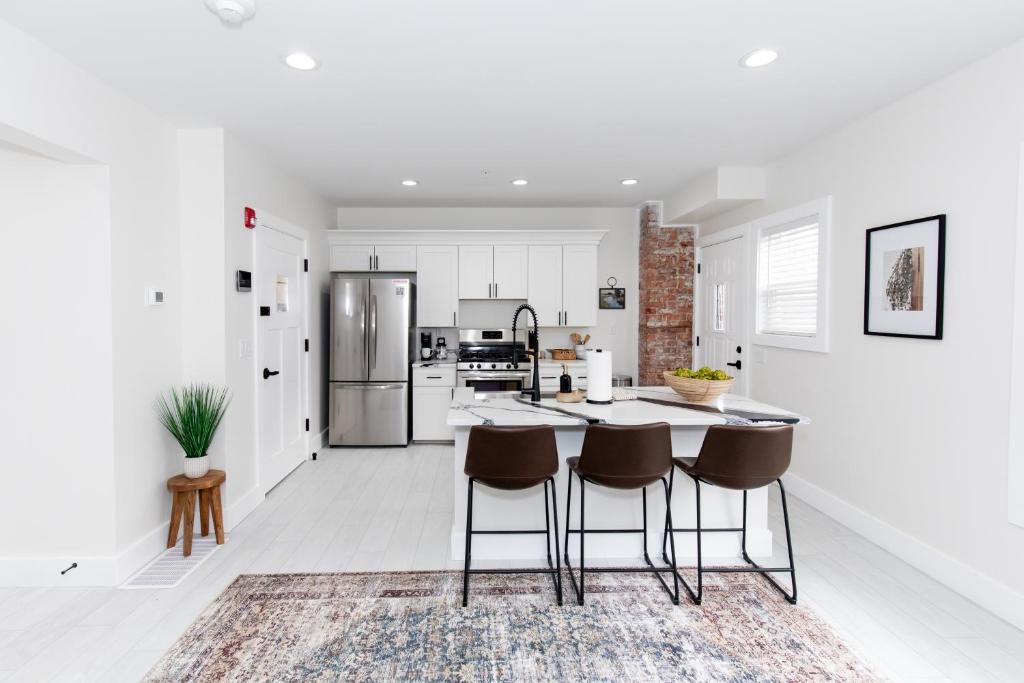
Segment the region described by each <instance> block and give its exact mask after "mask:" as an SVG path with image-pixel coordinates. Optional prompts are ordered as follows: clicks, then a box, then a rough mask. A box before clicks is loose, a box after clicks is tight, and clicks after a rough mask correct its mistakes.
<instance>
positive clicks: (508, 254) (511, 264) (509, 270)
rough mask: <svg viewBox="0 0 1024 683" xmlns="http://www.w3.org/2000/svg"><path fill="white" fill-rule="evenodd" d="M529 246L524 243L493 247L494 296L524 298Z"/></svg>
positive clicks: (525, 294)
mask: <svg viewBox="0 0 1024 683" xmlns="http://www.w3.org/2000/svg"><path fill="white" fill-rule="evenodd" d="M529 251H530V250H529V248H528V247H526V245H518V244H513V245H505V244H502V245H497V246H495V247H494V298H495V299H525V298H526V297H527V293H528V287H527V279H528V271H529V266H528V264H529V260H530V257H529Z"/></svg>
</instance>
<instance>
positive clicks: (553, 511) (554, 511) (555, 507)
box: [545, 479, 562, 605]
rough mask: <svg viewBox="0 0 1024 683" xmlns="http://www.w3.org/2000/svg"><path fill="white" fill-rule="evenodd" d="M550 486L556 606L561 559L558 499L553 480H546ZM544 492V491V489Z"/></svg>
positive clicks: (560, 583)
mask: <svg viewBox="0 0 1024 683" xmlns="http://www.w3.org/2000/svg"><path fill="white" fill-rule="evenodd" d="M547 484H550V485H551V514H552V516H553V517H554V518H555V521H554V524H555V534H554V536H555V567H554V569H555V574H554V579H555V594H556V595H557V596H558V604H559V605H561V604H562V558H561V556H560V555H559V547H558V498H557V497H556V496H555V480H554V479H548V481H547V482H546V483H545V486H546V485H547ZM545 490H546V489H545ZM548 565H549V566H550V565H551V555H550V554H549V555H548Z"/></svg>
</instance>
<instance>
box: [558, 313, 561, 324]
mask: <svg viewBox="0 0 1024 683" xmlns="http://www.w3.org/2000/svg"><path fill="white" fill-rule="evenodd" d="M558 325H559V326H561V325H562V312H561V311H559V312H558Z"/></svg>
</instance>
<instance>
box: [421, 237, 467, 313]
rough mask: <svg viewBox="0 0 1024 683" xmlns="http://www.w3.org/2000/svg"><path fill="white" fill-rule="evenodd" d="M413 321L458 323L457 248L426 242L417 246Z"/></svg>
mask: <svg viewBox="0 0 1024 683" xmlns="http://www.w3.org/2000/svg"><path fill="white" fill-rule="evenodd" d="M416 289H417V291H416V324H417V325H418V326H420V327H457V326H458V320H457V319H456V318H457V313H458V310H459V248H458V247H455V246H426V247H419V248H418V249H417V250H416Z"/></svg>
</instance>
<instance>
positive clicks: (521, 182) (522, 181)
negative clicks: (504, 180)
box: [512, 178, 530, 185]
mask: <svg viewBox="0 0 1024 683" xmlns="http://www.w3.org/2000/svg"><path fill="white" fill-rule="evenodd" d="M529 182H530V181H529V180H527V179H525V178H516V179H515V180H513V181H512V184H513V185H527V184H529Z"/></svg>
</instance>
